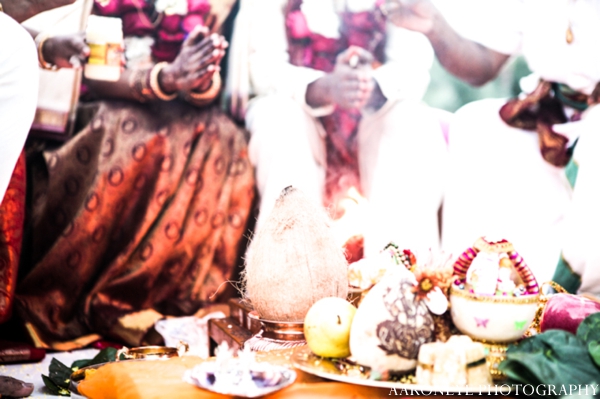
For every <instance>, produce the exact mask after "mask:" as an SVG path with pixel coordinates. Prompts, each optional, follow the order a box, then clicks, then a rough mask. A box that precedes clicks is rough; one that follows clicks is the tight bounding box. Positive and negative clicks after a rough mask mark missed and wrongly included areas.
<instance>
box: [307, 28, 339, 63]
mask: <svg viewBox="0 0 600 399" xmlns="http://www.w3.org/2000/svg"><path fill="white" fill-rule="evenodd" d="M310 40H311V43H312V48H313V50H314V51H315V52H317V53H330V54H332V55H334V56H335V54H337V52H338V50H339V49H340V43H339V40H337V39H331V38H328V37H325V36H321V35H319V34H311V35H310ZM334 58H335V57H334Z"/></svg>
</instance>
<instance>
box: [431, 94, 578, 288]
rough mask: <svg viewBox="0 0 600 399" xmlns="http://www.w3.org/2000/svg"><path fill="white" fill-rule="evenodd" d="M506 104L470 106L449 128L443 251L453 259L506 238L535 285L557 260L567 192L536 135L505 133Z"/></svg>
mask: <svg viewBox="0 0 600 399" xmlns="http://www.w3.org/2000/svg"><path fill="white" fill-rule="evenodd" d="M505 103H506V100H505V99H489V100H481V101H476V102H473V103H471V104H468V105H466V106H464V107H462V108H461V109H459V110H458V111H457V112H456V114H455V115H454V119H453V120H452V122H451V124H450V133H449V144H448V152H449V154H450V162H449V177H448V182H447V188H446V196H445V198H444V210H443V223H442V247H443V248H444V250H446V251H447V252H449V253H453V254H455V255H456V256H459V255H460V254H461V253H462V251H464V250H465V249H467V248H469V247H471V246H472V245H473V243H474V242H475V240H476V239H477V238H478V237H481V236H489V237H490V238H492V239H493V238H496V237H497V238H506V239H508V240H509V241H511V242H512V243H513V244H514V246H515V249H516V250H517V251H518V252H519V254H521V256H523V258H524V259H525V261H526V262H527V264H528V265H529V266H530V268H531V269H532V271H533V273H534V275H535V276H536V278H537V279H538V280H539V281H540V282H543V281H549V280H550V279H551V278H552V275H553V273H554V268H555V266H556V264H557V262H558V259H559V256H560V250H561V245H562V241H561V238H562V221H563V219H564V212H565V209H566V207H567V205H568V203H569V201H570V196H571V190H570V187H569V183H568V181H567V179H566V177H565V175H564V171H563V168H557V167H555V166H552V165H550V164H549V163H548V162H546V161H544V159H543V158H542V156H541V154H540V150H539V144H538V137H537V133H536V132H530V131H524V130H521V129H515V128H511V127H509V126H507V125H506V124H505V123H504V122H503V121H502V120H501V119H500V116H499V115H498V111H499V110H500V107H501V106H502V105H504V104H505Z"/></svg>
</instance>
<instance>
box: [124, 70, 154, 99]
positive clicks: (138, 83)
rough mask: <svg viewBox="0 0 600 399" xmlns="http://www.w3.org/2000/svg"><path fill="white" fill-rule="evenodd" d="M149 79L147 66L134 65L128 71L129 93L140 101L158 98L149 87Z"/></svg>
mask: <svg viewBox="0 0 600 399" xmlns="http://www.w3.org/2000/svg"><path fill="white" fill-rule="evenodd" d="M149 80H150V68H149V67H141V68H140V67H135V68H133V69H132V70H131V72H130V76H129V88H130V89H131V94H132V95H133V97H135V99H136V100H138V101H139V102H141V103H145V102H146V101H154V100H157V99H158V97H157V96H156V94H154V91H153V90H152V89H151V88H150V84H149V82H148V81H149Z"/></svg>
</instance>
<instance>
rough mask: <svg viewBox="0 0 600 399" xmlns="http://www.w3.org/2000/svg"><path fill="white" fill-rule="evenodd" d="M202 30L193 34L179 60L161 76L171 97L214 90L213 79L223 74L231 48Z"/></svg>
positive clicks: (213, 35)
mask: <svg viewBox="0 0 600 399" xmlns="http://www.w3.org/2000/svg"><path fill="white" fill-rule="evenodd" d="M207 34H208V29H206V28H204V27H201V28H197V29H195V30H193V31H192V32H191V33H190V34H189V36H188V38H187V39H186V40H185V41H184V42H183V45H182V46H181V51H180V52H179V55H178V56H177V58H175V60H174V61H173V62H172V63H170V64H169V65H167V66H166V67H165V68H163V70H162V71H161V73H160V75H159V79H160V80H159V81H160V85H161V87H162V88H163V89H164V90H165V91H166V92H169V93H174V92H183V93H187V92H190V91H192V90H198V91H202V90H203V89H204V90H205V89H207V88H208V87H210V83H211V81H212V77H213V75H214V74H215V73H218V72H219V71H220V66H219V64H220V62H221V59H222V58H223V56H224V55H225V49H226V48H227V46H228V43H227V41H226V40H225V38H223V36H221V35H218V34H216V33H213V34H211V35H209V36H207Z"/></svg>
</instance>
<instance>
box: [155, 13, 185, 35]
mask: <svg viewBox="0 0 600 399" xmlns="http://www.w3.org/2000/svg"><path fill="white" fill-rule="evenodd" d="M181 20H182V18H181V16H180V15H165V16H163V18H162V20H161V21H160V27H161V28H162V29H163V30H165V31H167V32H169V33H177V32H179V29H181Z"/></svg>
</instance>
